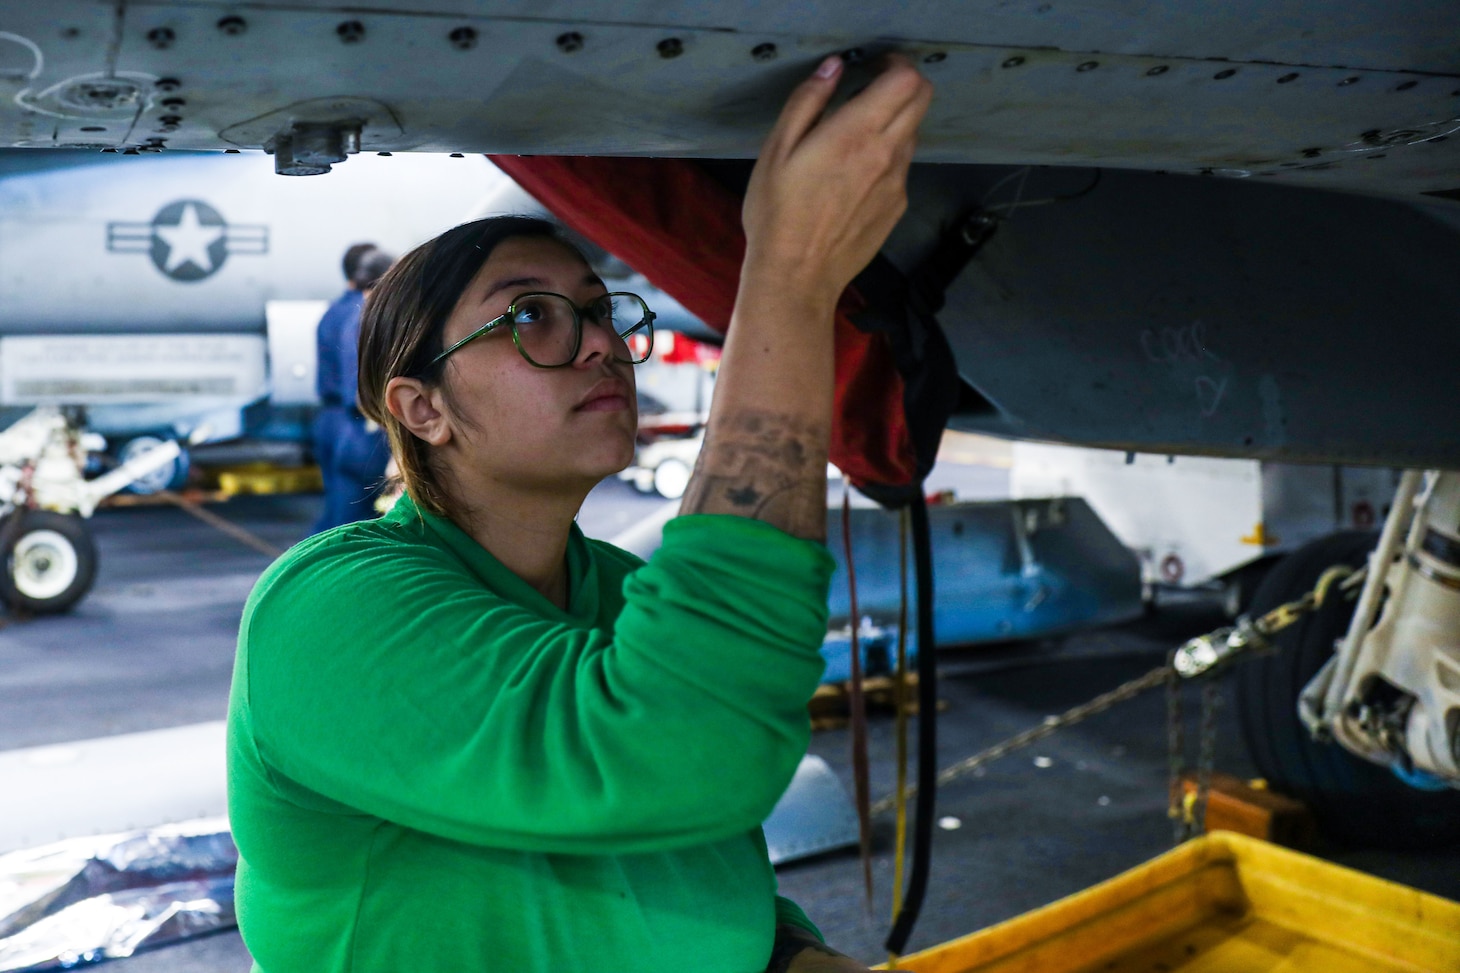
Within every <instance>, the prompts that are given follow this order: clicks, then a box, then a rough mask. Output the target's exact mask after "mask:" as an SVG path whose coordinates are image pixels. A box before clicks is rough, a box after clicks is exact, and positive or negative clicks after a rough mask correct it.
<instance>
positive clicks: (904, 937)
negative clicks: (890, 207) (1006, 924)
mask: <svg viewBox="0 0 1460 973" xmlns="http://www.w3.org/2000/svg"><path fill="white" fill-rule="evenodd" d="M910 509H911V513H912V537H913V565H914V568H915V570H916V572H917V586H918V807H917V814H916V816H915V817H914V818H913V864H912V870H911V874H910V875H909V876H908V883H907V894H906V895H905V896H903V900H902V909H901V910H899V911H898V913H897V919H896V920H895V921H894V922H893V924H892V932H890V933H888V934H887V942H886V944H885V945H886V947H887V951H888V952H889V953H892V954H893V955H895V956H901V955H902V948H903V947H904V946H906V945H907V941H908V937H910V936H911V935H912V930H913V926H914V924H916V923H917V921H918V912H919V911H920V910H921V909H922V907H923V897H924V894H925V893H926V892H927V891H928V871H929V865H930V861H931V858H932V853H933V811H934V804H935V803H936V802H935V798H936V796H937V790H938V732H937V731H938V667H937V653H936V651H935V649H934V641H933V545H932V538H931V534H930V531H929V530H928V505H927V500H926V499H925V498H924V497H923V485H922V484H921V483H919V484H917V490H916V491H915V494H914V497H913V500H912V504H911V508H910Z"/></svg>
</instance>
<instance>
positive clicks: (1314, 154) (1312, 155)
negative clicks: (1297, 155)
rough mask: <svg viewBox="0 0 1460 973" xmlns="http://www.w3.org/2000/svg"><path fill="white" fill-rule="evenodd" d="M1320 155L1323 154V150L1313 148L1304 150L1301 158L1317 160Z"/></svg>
mask: <svg viewBox="0 0 1460 973" xmlns="http://www.w3.org/2000/svg"><path fill="white" fill-rule="evenodd" d="M1322 154H1323V150H1322V149H1316V148H1315V149H1304V150H1303V158H1305V159H1316V158H1318V157H1319V156H1320V155H1322Z"/></svg>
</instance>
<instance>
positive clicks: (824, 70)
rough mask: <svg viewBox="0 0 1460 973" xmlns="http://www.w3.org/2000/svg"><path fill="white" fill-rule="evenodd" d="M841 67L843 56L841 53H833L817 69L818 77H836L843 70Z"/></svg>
mask: <svg viewBox="0 0 1460 973" xmlns="http://www.w3.org/2000/svg"><path fill="white" fill-rule="evenodd" d="M841 69H842V56H841V55H840V54H833V55H832V56H831V57H829V58H827V59H826V60H825V61H822V62H821V67H819V68H817V69H816V76H817V77H818V78H834V77H836V76H837V74H838V73H839V72H840V71H841Z"/></svg>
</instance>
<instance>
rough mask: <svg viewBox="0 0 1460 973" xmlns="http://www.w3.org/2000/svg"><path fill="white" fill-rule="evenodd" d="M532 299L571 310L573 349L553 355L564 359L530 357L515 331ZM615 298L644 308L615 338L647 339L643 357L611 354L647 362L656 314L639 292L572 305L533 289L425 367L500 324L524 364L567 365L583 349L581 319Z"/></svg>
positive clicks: (599, 312) (593, 315) (598, 311)
mask: <svg viewBox="0 0 1460 973" xmlns="http://www.w3.org/2000/svg"><path fill="white" fill-rule="evenodd" d="M532 298H554V299H556V300H559V301H561V302H563V305H564V306H566V307H567V309H569V310H571V311H572V315H573V343H572V349H571V351H569V352H566V353H565V354H561V355H557V356H555V357H561V358H563V359H564V360H562V361H558V362H554V363H544V362H540V361H537V360H536V359H534V358H533V357H532V355H531V354H529V353H528V351H527V348H526V346H525V345H524V344H523V341H522V336H521V335H520V334H519V333H518V325H519V322H518V320H517V316H518V314H519V313H521V312H523V311H524V310H525V308H524V307H523V304H524V302H526V301H529V300H530V299H532ZM614 298H619V299H626V300H630V301H633V302H635V303H636V304H637V305H638V306H639V307H640V308H641V309H642V310H643V316H642V317H641V318H639V319H638V320H637V321H635V322H634V323H633V324H631V325H630V326H628V327H627V328H624V329H623V330H622V331H615V337H617V338H618V339H620V340H621V341H623V342H624V344H625V348H626V349H627V347H628V339H629V338H630V337H632V336H634V335H636V334H642V335H643V336H644V337H645V338H646V340H645V342H644V353H643V355H642V356H639V357H634V356H633V353H632V352H630V354H629V357H627V358H622V357H620V356H619V355H617V354H615V355H614V358H615V359H616V360H618V361H622V362H625V363H626V364H630V365H638V364H641V363H643V362H645V361H648V359H649V355H650V354H651V353H652V352H653V350H654V319H655V317H656V316H657V315H655V314H654V312H653V311H651V310H649V305H648V303H647V302H645V300H644V299H643V298H642V297H640V296H639V295H637V294H633V293H630V292H629V291H611V292H609V293H607V294H603V295H600V296H598V297H595V298H594V299H593V300H592V301H590V302H589V303H588V304H585V305H583V306H582V307H580V306H578V305H577V304H574V303H573V301H572V300H571V299H570V298H568V297H566V296H564V295H562V294H555V293H552V292H551V291H532V292H530V293H526V294H518V295H517V296H516V297H514V298H513V299H512V303H511V304H509V305H507V310H506V311H504V312H502V313H501V314H499V315H497V316H496V317H495V318H493V319H492V320H490V321H488V322H487V323H486V324H484V325H482V326H481V327H480V328H477V329H476V330H475V331H473V332H472V333H471V334H469V335H467V336H466V337H465V338H462V339H461V340H460V341H458V342H456V343H455V344H453V345H452V346H451V347H449V348H447V349H446V350H444V351H442V352H441V354H439V355H437V356H436V357H435V358H432V359H431V360H430V361H429V362H427V363H426V367H427V368H431V367H432V366H434V365H436V364H437V363H439V362H441V361H444V360H445V359H446V358H447V357H448V356H449V355H451V354H452V353H453V352H455V351H457V350H459V349H460V348H462V347H463V346H465V345H467V344H470V343H471V342H473V341H475V340H476V339H478V338H480V337H482V336H483V335H486V334H490V333H491V332H492V331H495V330H496V329H497V328H500V327H502V326H503V325H507V326H509V327H510V328H511V331H512V343H513V344H514V345H516V346H517V352H518V354H520V355H521V356H522V357H523V358H524V359H526V360H527V363H528V364H529V365H532V366H534V367H536V368H565V367H567V366H568V365H571V364H573V362H575V361H577V360H578V352H579V351H581V350H582V347H583V318H584V316H585V315H586V316H588V317H590V318H592V319H594V320H595V321H597V320H599V319H600V318H602V317H603V314H604V312H603V309H602V308H603V302H604V301H611V300H613V299H614Z"/></svg>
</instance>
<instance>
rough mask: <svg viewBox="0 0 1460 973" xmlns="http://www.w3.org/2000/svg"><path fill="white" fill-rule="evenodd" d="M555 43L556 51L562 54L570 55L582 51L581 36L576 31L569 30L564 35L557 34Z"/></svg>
mask: <svg viewBox="0 0 1460 973" xmlns="http://www.w3.org/2000/svg"><path fill="white" fill-rule="evenodd" d="M556 43H557V45H558V50H560V51H562V52H563V53H564V54H572V53H574V52H575V51H581V50H583V35H582V34H580V33H578V32H577V31H576V30H570V31H568V32H567V33H566V34H559V35H558V39H557V42H556Z"/></svg>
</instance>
